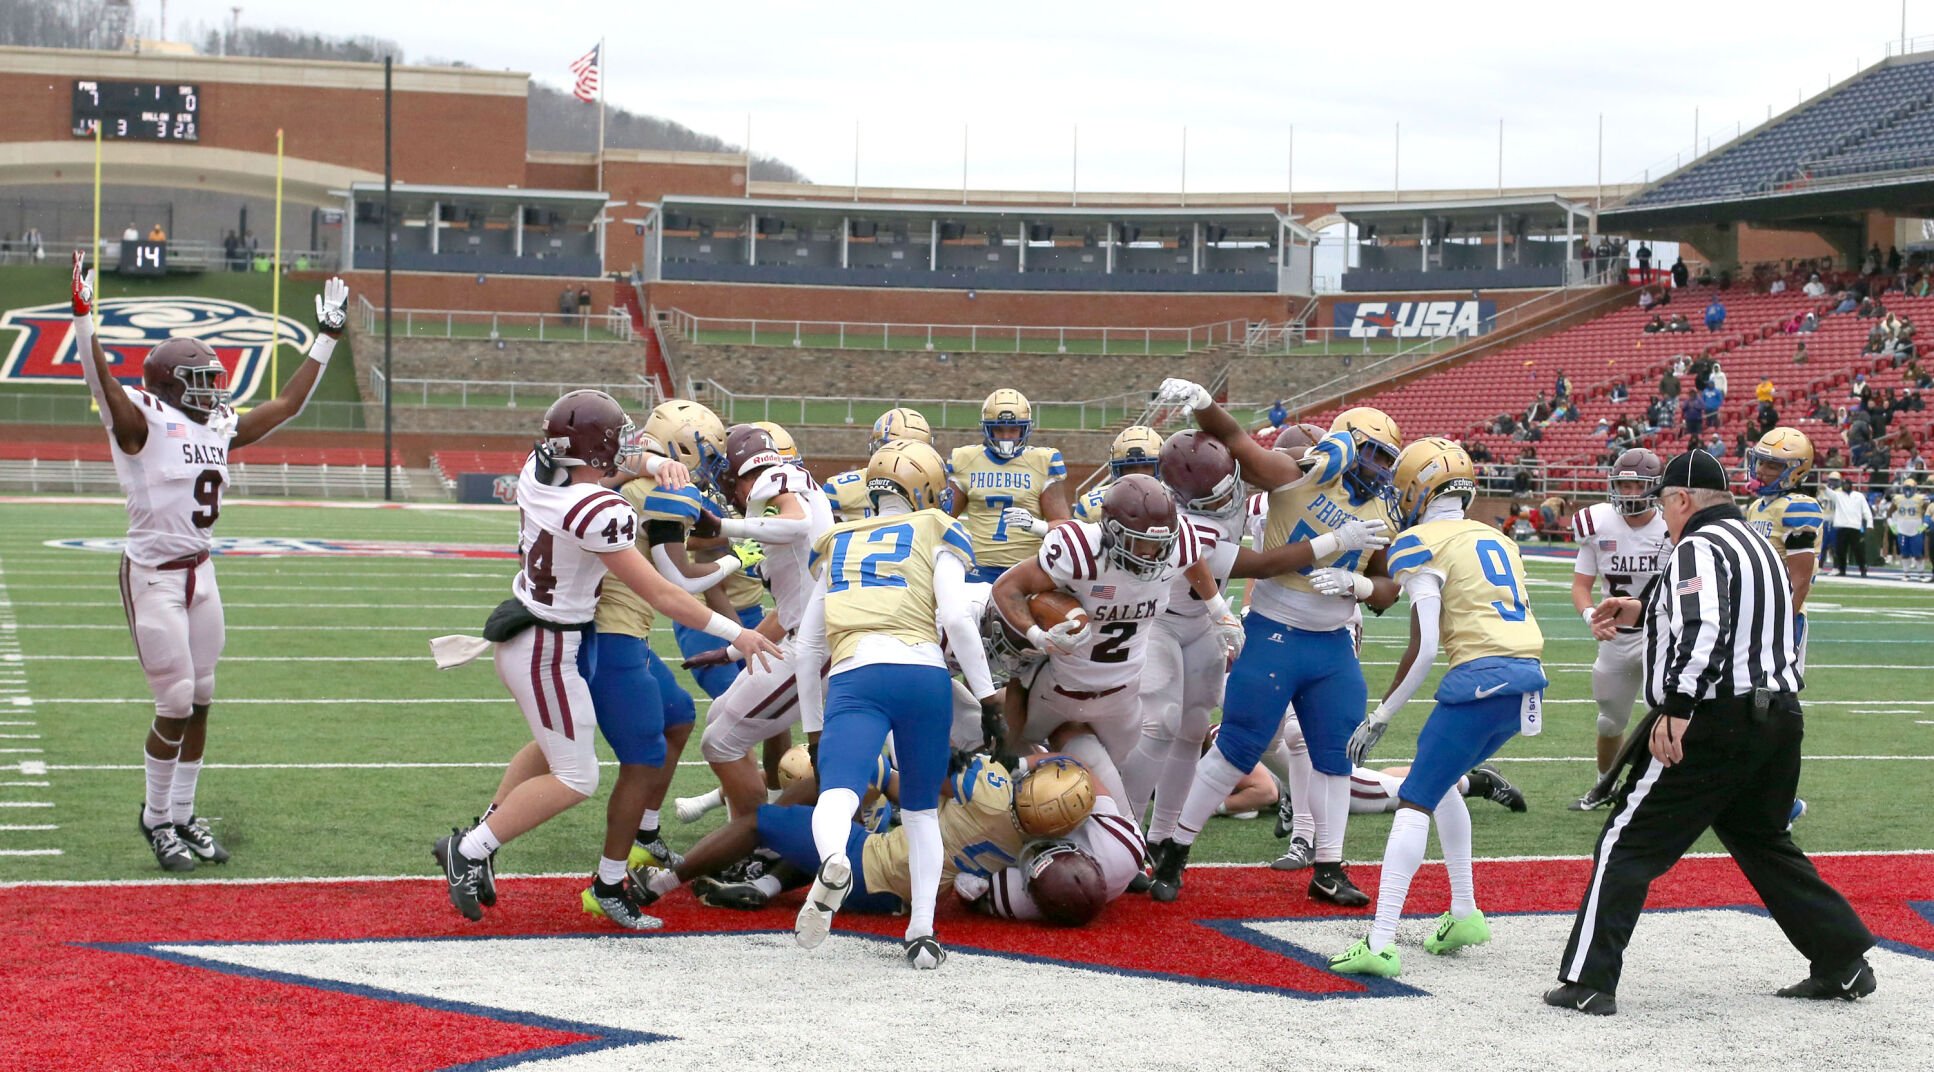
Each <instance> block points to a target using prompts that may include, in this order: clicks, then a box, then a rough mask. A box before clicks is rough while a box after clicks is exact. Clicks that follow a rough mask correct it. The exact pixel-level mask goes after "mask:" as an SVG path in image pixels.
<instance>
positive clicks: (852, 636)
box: [793, 440, 999, 969]
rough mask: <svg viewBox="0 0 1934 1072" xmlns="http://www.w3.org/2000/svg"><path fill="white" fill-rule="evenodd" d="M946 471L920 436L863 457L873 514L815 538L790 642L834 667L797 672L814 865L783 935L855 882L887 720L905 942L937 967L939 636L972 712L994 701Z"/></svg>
mask: <svg viewBox="0 0 1934 1072" xmlns="http://www.w3.org/2000/svg"><path fill="white" fill-rule="evenodd" d="M946 482H947V474H946V467H945V465H944V463H942V462H941V460H940V455H938V454H936V453H934V450H933V448H932V447H929V446H927V445H926V444H924V443H916V442H912V441H910V440H899V441H896V442H892V443H888V444H887V445H886V446H884V447H881V448H880V449H879V450H878V451H876V452H875V453H874V455H873V457H872V459H871V460H869V461H868V462H867V464H866V484H867V492H868V495H869V496H870V498H871V499H872V504H871V505H872V510H873V516H871V517H868V518H864V519H860V520H855V521H845V522H841V523H840V524H838V525H835V526H833V528H832V529H831V530H830V531H828V532H826V533H824V534H822V535H821V536H820V537H819V538H818V539H817V540H815V541H814V542H813V549H812V564H813V565H812V568H813V570H814V572H815V574H816V575H817V578H818V581H817V583H816V584H815V585H814V587H813V589H812V592H811V595H810V601H809V602H808V603H807V606H806V613H805V617H804V620H803V622H802V623H801V625H800V627H799V632H798V634H797V636H796V639H795V649H794V650H795V652H796V659H795V661H796V664H797V665H799V666H801V667H814V668H817V667H821V666H827V665H830V667H831V670H830V676H829V677H828V678H827V679H826V680H824V681H822V680H821V679H820V677H819V675H818V674H816V673H804V674H801V675H799V678H798V683H799V684H798V688H799V706H800V713H801V718H802V720H803V721H804V723H805V726H806V731H807V734H808V736H809V737H810V736H811V735H812V734H814V733H818V734H819V737H818V738H817V741H818V745H819V753H818V763H817V764H816V766H817V768H818V770H819V775H820V778H819V784H820V793H819V800H818V803H816V804H815V805H814V806H813V813H812V840H813V844H814V846H815V851H816V857H817V860H818V868H817V872H816V874H815V876H814V878H813V885H812V891H811V892H810V893H809V894H808V895H807V898H806V903H805V905H804V906H803V907H801V908H800V910H799V916H798V918H797V920H796V921H795V923H794V926H793V935H794V938H795V939H796V940H797V941H798V943H799V944H800V945H801V946H803V947H805V948H808V949H811V948H814V947H816V946H818V945H819V944H820V943H821V942H824V941H825V940H826V935H827V933H828V931H830V930H831V929H832V922H833V914H834V913H835V912H836V911H838V909H839V907H840V905H841V904H842V903H844V901H845V898H846V895H847V894H848V893H849V892H851V891H852V889H853V861H852V859H851V857H850V856H849V855H848V849H849V844H848V842H849V836H848V835H849V833H850V830H851V828H852V825H853V816H854V814H855V813H856V812H857V811H858V810H859V803H860V794H861V792H862V791H863V790H864V789H865V787H866V776H867V772H868V770H869V769H870V768H871V765H872V763H873V761H874V759H875V758H876V757H877V756H878V755H879V753H880V748H881V747H882V746H883V745H884V744H885V743H886V737H887V734H888V733H889V732H891V733H892V735H893V751H894V755H895V757H896V758H897V759H898V765H899V768H900V816H901V819H900V821H901V826H902V828H903V829H904V830H905V831H906V848H907V856H908V871H909V876H910V895H909V900H910V902H911V904H910V911H909V917H908V921H907V929H906V942H905V945H904V951H905V953H906V958H907V963H909V964H911V965H912V966H913V967H915V968H920V969H930V968H937V967H939V966H940V964H941V962H942V961H944V960H945V959H946V955H947V954H946V951H945V950H944V949H942V948H941V946H940V943H939V942H938V941H936V940H935V938H934V934H933V913H934V906H935V903H936V901H937V899H938V897H939V890H940V873H941V868H942V866H943V864H944V861H945V857H946V852H945V846H944V842H943V836H942V832H941V829H940V818H939V814H938V811H937V809H938V808H939V806H940V786H941V782H942V780H943V779H944V778H945V776H946V773H947V759H948V755H949V748H948V737H949V734H950V733H951V731H952V728H953V678H952V676H951V675H949V674H948V673H947V661H946V656H945V655H944V654H943V653H942V652H941V650H940V638H941V636H942V635H945V636H946V637H947V640H948V642H949V646H950V647H951V648H952V649H953V651H954V656H955V658H956V659H957V660H958V661H959V662H960V666H961V672H962V674H963V676H965V677H966V679H967V684H968V688H969V689H970V690H971V691H972V692H973V694H974V698H975V699H976V700H978V701H979V702H980V704H981V707H982V710H983V711H984V712H987V714H988V717H993V716H994V715H995V713H996V712H998V710H999V704H998V700H997V698H996V693H995V691H994V685H993V681H992V679H991V677H990V676H989V674H988V670H987V659H986V656H985V654H984V653H983V652H982V649H981V639H980V628H981V623H980V621H979V619H977V618H976V617H975V616H974V614H973V612H972V611H971V610H970V609H969V608H968V605H967V598H966V592H965V589H966V586H967V570H968V569H970V568H972V566H973V564H974V549H973V545H972V544H971V543H969V542H968V538H967V533H966V532H965V531H964V530H963V529H962V528H961V526H960V523H959V522H958V521H955V520H954V519H953V518H951V517H948V516H947V515H946V514H945V513H942V512H941V511H940V510H939V509H938V507H939V503H940V493H941V491H942V489H943V488H944V487H945V485H946ZM822 722H823V732H822Z"/></svg>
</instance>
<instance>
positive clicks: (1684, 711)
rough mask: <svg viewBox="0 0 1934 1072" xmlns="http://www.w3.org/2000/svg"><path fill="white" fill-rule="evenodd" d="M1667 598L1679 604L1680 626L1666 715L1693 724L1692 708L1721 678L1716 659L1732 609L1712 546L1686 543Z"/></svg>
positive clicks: (1675, 559)
mask: <svg viewBox="0 0 1934 1072" xmlns="http://www.w3.org/2000/svg"><path fill="white" fill-rule="evenodd" d="M1664 583H1666V584H1669V585H1671V586H1672V587H1671V588H1670V589H1669V590H1667V591H1665V592H1663V593H1662V594H1663V595H1664V597H1665V598H1667V599H1672V600H1675V601H1676V611H1677V614H1676V619H1677V620H1676V621H1674V622H1673V627H1674V628H1673V635H1672V643H1671V649H1670V657H1669V660H1668V662H1667V663H1666V697H1665V703H1664V705H1663V706H1664V708H1665V713H1666V714H1668V715H1672V716H1674V717H1676V718H1690V717H1691V716H1692V706H1693V704H1695V703H1697V702H1699V701H1700V700H1701V699H1704V698H1705V697H1706V696H1707V695H1708V694H1709V693H1710V692H1711V691H1712V686H1713V681H1714V679H1715V678H1716V677H1717V676H1718V675H1717V673H1716V672H1715V667H1714V664H1713V655H1714V653H1715V652H1717V651H1719V650H1720V645H1721V642H1722V641H1723V640H1724V639H1725V634H1726V630H1727V623H1728V621H1729V620H1730V619H1731V617H1732V608H1731V607H1730V606H1728V603H1729V600H1728V599H1727V598H1726V586H1727V579H1726V575H1725V572H1724V570H1723V568H1722V567H1721V565H1720V561H1719V556H1718V554H1717V553H1715V552H1714V551H1713V547H1712V544H1711V543H1710V542H1708V541H1706V540H1702V539H1691V540H1686V541H1684V542H1682V543H1681V544H1679V546H1678V549H1677V550H1675V551H1673V553H1672V565H1671V567H1670V568H1669V569H1668V570H1667V575H1666V578H1665V581H1664Z"/></svg>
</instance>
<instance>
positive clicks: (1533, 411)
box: [1524, 391, 1551, 425]
mask: <svg viewBox="0 0 1934 1072" xmlns="http://www.w3.org/2000/svg"><path fill="white" fill-rule="evenodd" d="M1550 419H1551V403H1550V402H1548V401H1546V400H1545V393H1544V392H1543V391H1539V392H1538V397H1537V398H1535V399H1532V401H1531V405H1530V407H1529V408H1527V409H1526V410H1525V411H1524V423H1525V424H1527V425H1539V424H1544V423H1545V422H1546V421H1549V420H1550Z"/></svg>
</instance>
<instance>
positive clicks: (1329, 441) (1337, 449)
mask: <svg viewBox="0 0 1934 1072" xmlns="http://www.w3.org/2000/svg"><path fill="white" fill-rule="evenodd" d="M1311 449H1313V450H1315V451H1316V452H1317V453H1319V454H1321V455H1322V456H1323V465H1322V468H1321V470H1319V471H1318V472H1317V474H1316V483H1317V486H1319V487H1320V486H1322V485H1324V484H1328V483H1331V482H1332V481H1334V480H1336V478H1337V477H1340V476H1342V475H1343V470H1345V469H1348V468H1349V467H1350V464H1351V463H1352V462H1354V461H1355V460H1356V441H1355V440H1354V439H1351V438H1350V433H1348V432H1331V433H1330V434H1328V435H1326V436H1324V437H1323V438H1322V439H1319V440H1317V441H1316V446H1315V447H1313V448H1311Z"/></svg>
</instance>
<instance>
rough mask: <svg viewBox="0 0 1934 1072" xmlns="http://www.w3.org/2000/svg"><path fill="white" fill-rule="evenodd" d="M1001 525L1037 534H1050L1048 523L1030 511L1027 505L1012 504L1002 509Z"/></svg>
mask: <svg viewBox="0 0 1934 1072" xmlns="http://www.w3.org/2000/svg"><path fill="white" fill-rule="evenodd" d="M1001 525H1002V526H1003V527H1005V528H1009V529H1019V530H1021V531H1022V532H1026V533H1030V534H1032V535H1035V536H1046V535H1047V534H1048V523H1047V522H1045V521H1043V520H1041V519H1040V518H1038V517H1035V516H1034V515H1033V514H1030V513H1028V511H1027V507H1025V506H1010V507H1008V508H1007V509H1005V510H1002V511H1001Z"/></svg>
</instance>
